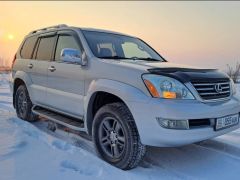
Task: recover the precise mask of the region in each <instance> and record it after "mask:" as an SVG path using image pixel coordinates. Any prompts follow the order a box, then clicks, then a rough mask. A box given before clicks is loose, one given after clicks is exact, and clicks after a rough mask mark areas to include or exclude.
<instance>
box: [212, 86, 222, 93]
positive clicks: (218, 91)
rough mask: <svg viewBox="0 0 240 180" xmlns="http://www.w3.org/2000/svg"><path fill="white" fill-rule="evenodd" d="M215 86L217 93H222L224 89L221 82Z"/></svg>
mask: <svg viewBox="0 0 240 180" xmlns="http://www.w3.org/2000/svg"><path fill="white" fill-rule="evenodd" d="M214 88H215V91H216V92H217V93H221V92H222V91H223V89H222V85H221V84H215V87H214Z"/></svg>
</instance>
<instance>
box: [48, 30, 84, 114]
mask: <svg viewBox="0 0 240 180" xmlns="http://www.w3.org/2000/svg"><path fill="white" fill-rule="evenodd" d="M64 48H71V49H77V50H79V51H80V52H83V48H82V45H81V42H80V39H79V37H78V36H77V34H76V33H75V32H73V31H62V32H59V33H58V40H57V43H56V48H55V56H54V61H52V62H51V63H50V64H49V70H48V81H47V100H48V101H47V103H48V106H50V107H52V108H54V109H56V110H59V111H61V112H64V113H66V114H70V115H74V116H78V117H79V116H80V117H81V116H83V97H84V68H83V67H82V66H81V65H79V64H73V63H70V62H63V61H61V60H60V55H61V51H62V50H63V49H64Z"/></svg>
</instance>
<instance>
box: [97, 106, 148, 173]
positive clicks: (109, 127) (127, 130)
mask: <svg viewBox="0 0 240 180" xmlns="http://www.w3.org/2000/svg"><path fill="white" fill-rule="evenodd" d="M93 141H94V144H95V147H96V150H97V152H98V154H99V155H100V156H101V157H102V158H103V159H104V160H105V161H107V162H108V163H110V164H112V165H114V166H116V167H118V168H120V169H123V170H128V169H132V168H134V167H136V166H137V165H138V164H139V162H140V161H141V160H142V158H143V157H144V154H145V146H144V145H142V143H141V141H140V138H139V134H138V131H137V127H136V124H135V121H134V119H133V117H132V114H131V112H130V111H129V109H128V108H127V107H126V105H125V104H123V103H112V104H107V105H105V106H103V107H102V108H100V109H99V110H98V112H97V114H96V115H95V117H94V122H93Z"/></svg>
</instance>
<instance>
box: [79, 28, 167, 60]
mask: <svg viewBox="0 0 240 180" xmlns="http://www.w3.org/2000/svg"><path fill="white" fill-rule="evenodd" d="M83 34H84V36H85V38H86V40H87V43H88V45H89V47H90V49H91V50H92V52H93V54H94V55H95V56H96V57H98V58H103V59H131V60H146V61H164V59H163V58H162V57H161V56H160V55H159V54H158V53H156V52H155V51H154V50H153V49H152V48H151V47H149V46H148V45H147V44H146V43H144V42H143V41H141V40H140V39H137V38H134V37H129V36H124V35H118V34H112V33H105V32H96V31H86V30H83Z"/></svg>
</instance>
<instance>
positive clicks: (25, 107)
mask: <svg viewBox="0 0 240 180" xmlns="http://www.w3.org/2000/svg"><path fill="white" fill-rule="evenodd" d="M32 106H33V104H32V101H31V99H30V97H29V94H28V91H27V88H26V86H25V85H20V86H19V87H18V89H17V91H16V94H15V108H16V113H17V116H18V117H19V118H20V119H22V120H25V121H29V122H32V121H36V120H37V115H34V114H33V112H32Z"/></svg>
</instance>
